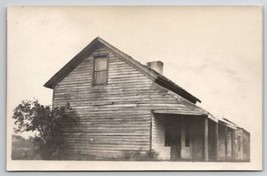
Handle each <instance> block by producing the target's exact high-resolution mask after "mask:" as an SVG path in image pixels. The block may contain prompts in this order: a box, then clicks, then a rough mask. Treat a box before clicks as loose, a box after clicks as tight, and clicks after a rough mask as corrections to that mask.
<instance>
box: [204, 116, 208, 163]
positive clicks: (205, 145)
mask: <svg viewBox="0 0 267 176" xmlns="http://www.w3.org/2000/svg"><path fill="white" fill-rule="evenodd" d="M208 120H209V119H208V118H205V127H204V128H205V129H204V130H205V134H204V150H205V151H204V153H205V161H208V160H209V135H208V127H209V124H208V123H209V122H208Z"/></svg>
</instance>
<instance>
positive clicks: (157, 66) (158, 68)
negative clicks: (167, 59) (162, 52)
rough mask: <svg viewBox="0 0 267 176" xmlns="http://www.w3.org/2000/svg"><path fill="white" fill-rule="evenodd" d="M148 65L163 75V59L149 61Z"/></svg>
mask: <svg viewBox="0 0 267 176" xmlns="http://www.w3.org/2000/svg"><path fill="white" fill-rule="evenodd" d="M146 66H148V67H149V68H152V69H153V70H155V71H156V72H158V73H160V74H162V75H163V62H161V61H152V62H147V63H146Z"/></svg>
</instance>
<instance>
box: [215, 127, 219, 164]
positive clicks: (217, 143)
mask: <svg viewBox="0 0 267 176" xmlns="http://www.w3.org/2000/svg"><path fill="white" fill-rule="evenodd" d="M218 136H219V124H218V123H216V124H215V160H216V161H218V160H219V141H218Z"/></svg>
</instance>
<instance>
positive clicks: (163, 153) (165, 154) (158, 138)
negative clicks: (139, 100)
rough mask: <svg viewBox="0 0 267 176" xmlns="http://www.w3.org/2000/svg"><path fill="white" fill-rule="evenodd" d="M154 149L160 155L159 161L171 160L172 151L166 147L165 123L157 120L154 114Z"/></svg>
mask: <svg viewBox="0 0 267 176" xmlns="http://www.w3.org/2000/svg"><path fill="white" fill-rule="evenodd" d="M151 135H152V140H151V142H152V144H151V146H152V149H153V150H155V151H156V152H158V153H159V156H158V157H159V159H162V160H170V152H171V149H170V147H169V146H165V121H164V120H160V119H159V118H157V115H156V114H154V115H153V118H152V134H151Z"/></svg>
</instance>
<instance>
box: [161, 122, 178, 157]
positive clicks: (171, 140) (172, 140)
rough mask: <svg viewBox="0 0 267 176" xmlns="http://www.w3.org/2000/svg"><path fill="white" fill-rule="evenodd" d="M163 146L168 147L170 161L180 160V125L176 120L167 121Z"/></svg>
mask: <svg viewBox="0 0 267 176" xmlns="http://www.w3.org/2000/svg"><path fill="white" fill-rule="evenodd" d="M165 130H166V131H165V146H170V148H171V151H170V159H171V160H172V161H175V160H180V159H181V124H180V122H179V121H177V119H176V120H175V121H174V120H169V121H168V122H167V123H166V126H165Z"/></svg>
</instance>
